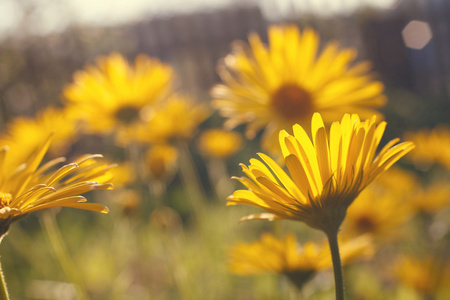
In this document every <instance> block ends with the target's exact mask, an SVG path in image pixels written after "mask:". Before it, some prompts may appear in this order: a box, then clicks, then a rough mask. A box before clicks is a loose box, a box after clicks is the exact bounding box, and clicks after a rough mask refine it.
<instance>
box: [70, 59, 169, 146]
mask: <svg viewBox="0 0 450 300" xmlns="http://www.w3.org/2000/svg"><path fill="white" fill-rule="evenodd" d="M172 80H173V70H172V68H171V67H170V66H169V65H166V64H163V63H161V62H160V61H159V60H158V59H155V58H149V57H147V56H146V55H143V54H141V55H139V56H137V57H136V60H135V63H134V66H130V65H129V64H128V62H127V61H126V60H125V58H124V57H123V56H122V55H120V54H118V53H113V54H111V55H109V56H101V57H100V58H99V59H98V61H97V66H88V67H86V68H85V70H83V71H78V72H76V73H75V75H74V80H73V83H71V84H70V85H68V86H67V87H66V88H65V90H64V96H65V98H66V99H67V102H68V107H69V108H70V111H71V112H72V114H73V115H74V116H76V117H77V118H78V119H80V120H82V121H84V122H85V125H86V126H87V128H86V129H87V131H88V132H90V133H95V134H110V133H116V134H117V133H118V134H121V135H122V136H126V135H127V134H133V132H134V127H135V125H136V124H139V123H140V122H142V111H143V109H145V108H146V107H148V106H149V105H152V104H154V103H156V102H158V101H160V100H161V99H162V98H164V97H166V96H167V94H168V92H169V90H170V88H171V84H172ZM119 142H122V143H126V142H129V141H128V140H126V141H119Z"/></svg>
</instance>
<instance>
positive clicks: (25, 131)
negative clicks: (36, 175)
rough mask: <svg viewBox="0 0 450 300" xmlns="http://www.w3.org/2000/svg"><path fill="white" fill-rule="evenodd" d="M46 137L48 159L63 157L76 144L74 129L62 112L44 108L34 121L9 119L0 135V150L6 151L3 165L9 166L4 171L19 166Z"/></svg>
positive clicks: (66, 115) (64, 111)
mask: <svg viewBox="0 0 450 300" xmlns="http://www.w3.org/2000/svg"><path fill="white" fill-rule="evenodd" d="M50 135H52V144H51V145H50V148H49V149H48V154H50V155H51V156H52V157H58V156H61V155H65V154H66V153H67V151H68V148H69V147H70V146H71V145H72V144H73V143H74V142H75V141H76V139H77V135H78V134H77V129H76V127H75V126H74V122H73V120H71V119H70V118H69V117H68V114H67V111H66V110H62V109H58V108H54V107H48V108H46V109H44V110H43V111H41V112H39V113H38V114H37V116H36V117H35V118H26V117H19V118H15V119H13V120H12V121H11V122H10V123H8V124H7V127H6V131H5V132H3V133H2V134H1V135H0V147H3V146H6V145H7V146H8V147H9V148H10V151H9V154H8V161H7V162H6V163H10V164H11V165H9V167H8V168H10V169H12V168H15V167H17V166H18V165H19V164H21V163H23V161H24V160H25V159H27V158H28V157H29V156H30V155H31V154H32V153H33V152H34V151H36V148H37V147H39V146H41V145H42V141H43V140H46V139H47V138H48V137H49V136H50Z"/></svg>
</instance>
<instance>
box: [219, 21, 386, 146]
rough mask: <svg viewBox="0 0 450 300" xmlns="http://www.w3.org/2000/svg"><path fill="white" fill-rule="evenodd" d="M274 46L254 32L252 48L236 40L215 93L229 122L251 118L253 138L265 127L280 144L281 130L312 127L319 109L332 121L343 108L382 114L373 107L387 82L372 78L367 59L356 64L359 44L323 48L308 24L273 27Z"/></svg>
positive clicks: (272, 142) (271, 142)
mask: <svg viewBox="0 0 450 300" xmlns="http://www.w3.org/2000/svg"><path fill="white" fill-rule="evenodd" d="M268 36H269V46H268V47H267V46H265V45H264V44H263V43H262V42H261V40H260V38H259V37H258V35H256V34H250V36H249V42H250V47H248V46H247V45H244V44H243V43H236V44H234V45H233V46H234V47H233V52H232V53H231V54H229V55H228V56H227V57H225V59H224V60H223V63H222V64H221V65H219V69H218V70H219V71H218V72H219V75H220V77H221V78H222V80H223V82H224V84H219V85H217V86H215V87H214V88H213V89H212V91H211V94H212V96H213V97H214V98H215V99H216V100H215V101H214V105H215V107H217V108H218V109H219V110H220V112H221V114H222V115H223V116H224V117H226V118H228V120H227V121H226V123H225V126H226V127H228V128H233V127H235V126H237V125H239V124H245V123H248V126H247V135H248V137H250V138H252V137H253V136H255V134H256V133H257V132H258V131H259V130H260V129H263V128H265V133H264V135H263V147H264V148H266V149H269V150H273V149H274V148H276V147H277V145H276V144H277V134H278V132H279V131H280V130H281V129H286V128H291V127H292V125H294V124H296V123H297V124H300V125H301V126H303V127H305V128H307V127H308V126H309V120H311V117H312V115H313V113H314V112H319V113H321V114H322V116H323V118H324V121H325V122H327V123H331V122H333V121H335V120H338V119H340V118H341V117H342V116H343V115H344V113H357V114H359V115H360V116H361V117H362V118H370V117H371V116H373V115H376V114H379V113H378V112H376V111H375V110H374V108H377V107H380V106H382V105H384V104H385V102H386V98H385V96H384V95H383V94H382V93H383V89H384V87H383V84H382V83H381V82H379V81H374V80H372V76H371V75H370V74H369V73H368V72H369V70H370V68H371V66H370V64H369V63H368V62H360V63H357V64H354V65H352V63H353V61H354V60H355V58H356V55H357V52H356V50H355V49H343V50H339V48H338V44H337V43H336V42H331V43H329V44H327V45H325V47H324V48H323V51H321V52H320V53H319V47H320V46H319V36H318V34H317V33H316V32H314V31H313V30H312V29H310V28H308V29H305V30H303V32H300V31H299V29H298V28H297V27H296V26H271V27H269V30H268Z"/></svg>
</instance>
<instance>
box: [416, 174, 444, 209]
mask: <svg viewBox="0 0 450 300" xmlns="http://www.w3.org/2000/svg"><path fill="white" fill-rule="evenodd" d="M410 201H411V206H412V207H413V209H414V210H415V211H416V212H420V213H428V214H433V213H436V212H439V211H440V210H442V209H443V208H445V207H448V206H450V185H449V183H448V181H442V180H441V181H435V182H432V183H431V184H429V185H428V186H426V187H418V188H416V189H415V193H414V196H412V197H411V199H410Z"/></svg>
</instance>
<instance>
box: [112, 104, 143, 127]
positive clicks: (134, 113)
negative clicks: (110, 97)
mask: <svg viewBox="0 0 450 300" xmlns="http://www.w3.org/2000/svg"><path fill="white" fill-rule="evenodd" d="M139 113H140V109H139V108H138V107H135V106H124V107H121V108H120V109H118V110H117V111H116V114H115V117H116V119H117V120H119V121H120V122H122V123H125V124H131V123H133V122H135V121H136V120H138V119H139Z"/></svg>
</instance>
